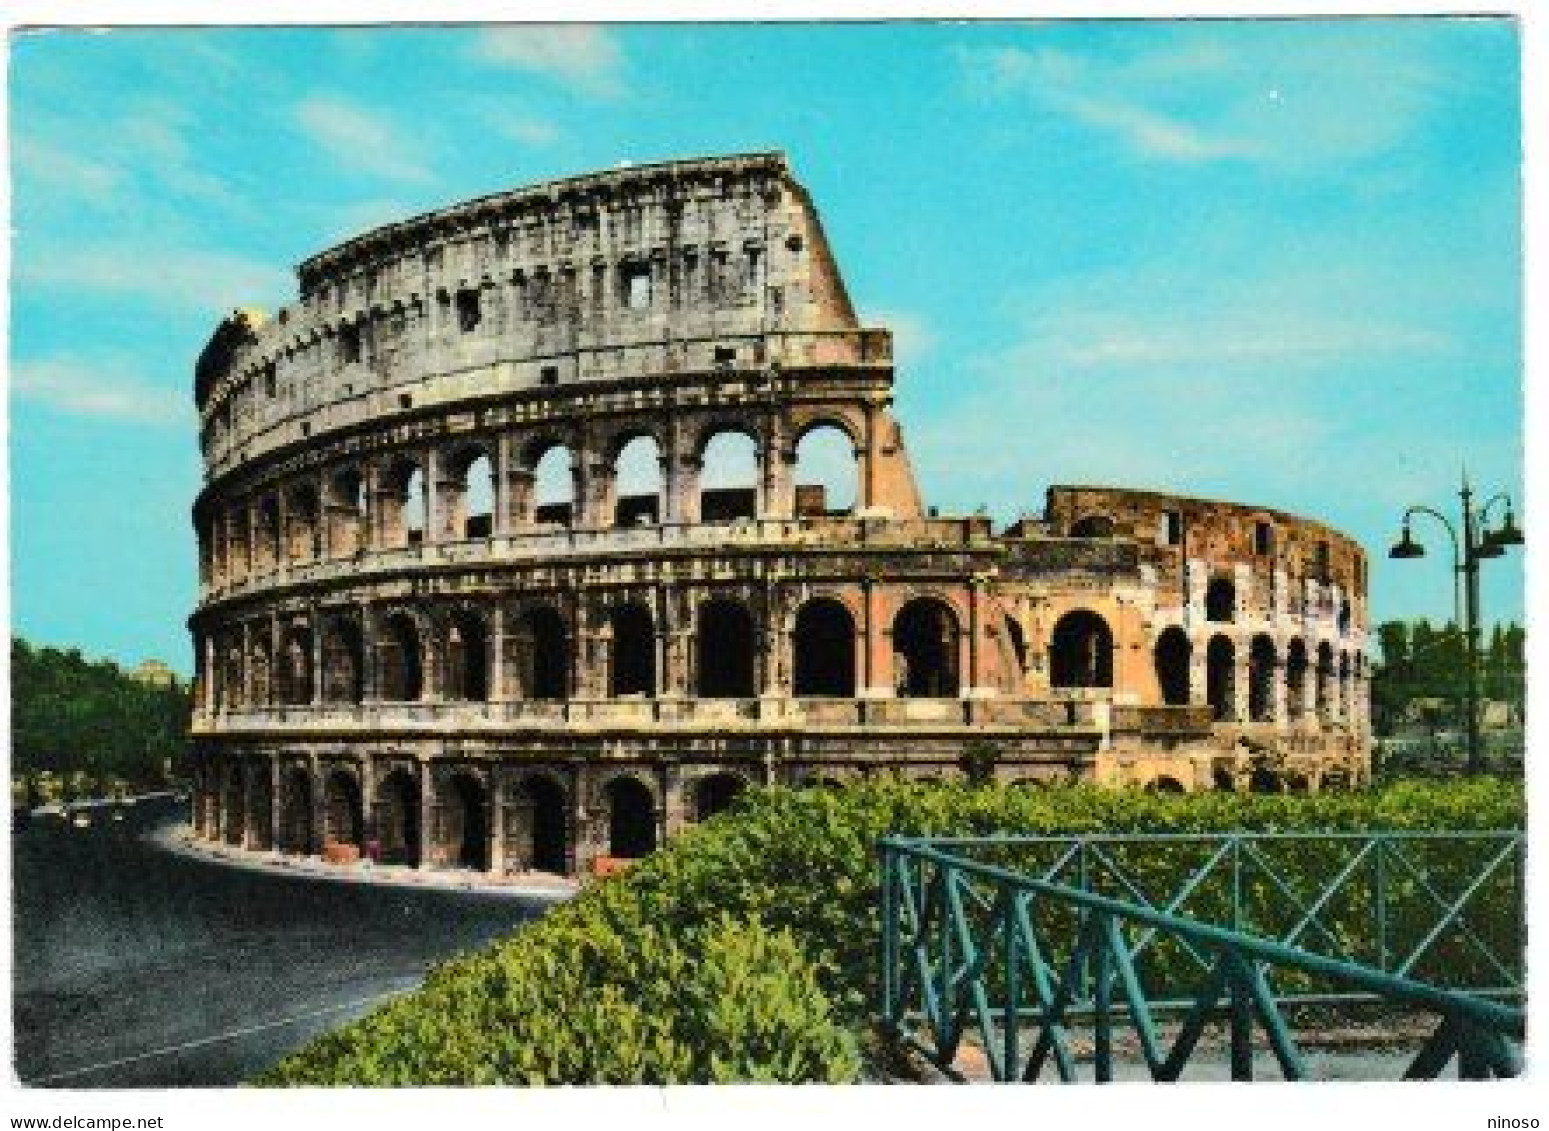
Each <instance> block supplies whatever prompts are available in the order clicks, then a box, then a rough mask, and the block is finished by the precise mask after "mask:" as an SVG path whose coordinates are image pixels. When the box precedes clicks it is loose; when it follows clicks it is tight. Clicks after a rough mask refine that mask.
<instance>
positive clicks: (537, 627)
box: [520, 605, 570, 700]
mask: <svg viewBox="0 0 1549 1131" xmlns="http://www.w3.org/2000/svg"><path fill="white" fill-rule="evenodd" d="M521 629H522V632H521V636H522V639H521V641H520V645H521V647H522V649H523V651H524V652H525V655H524V656H523V663H522V665H521V668H522V673H523V675H524V677H525V678H524V680H523V684H524V686H525V688H526V691H527V698H529V699H551V700H552V699H568V698H569V697H570V640H569V633H568V632H566V630H565V620H564V618H563V617H561V616H560V615H559V611H558V610H557V609H555V608H554V607H553V606H551V605H538V606H535V607H534V608H531V609H528V610H527V611H526V613H524V614H523V615H522V619H521Z"/></svg>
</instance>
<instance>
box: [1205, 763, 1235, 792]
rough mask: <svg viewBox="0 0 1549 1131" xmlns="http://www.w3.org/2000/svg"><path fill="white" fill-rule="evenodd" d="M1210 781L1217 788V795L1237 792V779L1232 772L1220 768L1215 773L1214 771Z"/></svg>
mask: <svg viewBox="0 0 1549 1131" xmlns="http://www.w3.org/2000/svg"><path fill="white" fill-rule="evenodd" d="M1210 780H1211V783H1212V784H1213V785H1214V786H1215V790H1216V792H1217V793H1235V792H1237V779H1236V778H1234V777H1233V776H1232V772H1231V771H1230V770H1224V769H1222V768H1220V767H1219V766H1218V767H1216V769H1215V770H1214V771H1212V773H1211V775H1210Z"/></svg>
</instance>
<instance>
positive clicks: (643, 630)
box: [608, 602, 656, 698]
mask: <svg viewBox="0 0 1549 1131" xmlns="http://www.w3.org/2000/svg"><path fill="white" fill-rule="evenodd" d="M608 619H609V621H610V623H611V624H612V628H613V640H612V652H611V655H610V657H609V661H610V662H609V665H608V671H609V677H608V678H609V686H608V692H609V694H611V695H612V696H614V697H615V698H618V697H619V696H624V695H644V696H647V697H650V696H652V695H655V694H656V627H655V624H654V622H653V621H652V619H651V612H650V610H649V609H647V608H646V607H645V606H644V605H640V604H636V603H634V602H631V603H629V604H625V605H619V606H617V607H615V608H614V609H613V610H612V611H611V612H610V613H609V614H608Z"/></svg>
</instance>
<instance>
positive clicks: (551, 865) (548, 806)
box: [522, 775, 570, 876]
mask: <svg viewBox="0 0 1549 1131" xmlns="http://www.w3.org/2000/svg"><path fill="white" fill-rule="evenodd" d="M522 791H523V793H524V794H525V796H526V798H527V801H528V803H529V804H530V805H531V806H532V867H533V869H534V870H535V871H539V872H552V873H554V874H555V875H556V876H563V875H565V874H566V873H568V872H569V871H570V860H569V848H568V844H567V841H568V839H569V838H568V836H567V833H566V821H565V791H564V790H563V789H562V788H560V786H559V783H558V782H555V781H554V780H553V779H552V778H547V777H542V776H540V775H534V776H532V777H530V778H528V779H527V780H526V781H525V782H523V783H522Z"/></svg>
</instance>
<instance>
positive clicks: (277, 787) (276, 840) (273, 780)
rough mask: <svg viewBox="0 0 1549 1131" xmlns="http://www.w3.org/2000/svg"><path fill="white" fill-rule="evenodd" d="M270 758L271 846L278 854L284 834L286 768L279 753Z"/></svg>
mask: <svg viewBox="0 0 1549 1131" xmlns="http://www.w3.org/2000/svg"><path fill="white" fill-rule="evenodd" d="M268 757H269V767H268V768H269V844H270V845H271V846H272V847H273V848H274V850H275V851H276V852H278V851H279V850H280V840H281V833H282V825H281V820H280V818H281V815H282V814H283V812H284V810H285V806H284V804H283V802H284V796H283V792H282V791H283V789H284V785H285V775H284V773H283V770H284V766H283V765H282V764H281V761H280V755H279V753H278V752H276V753H273V754H271V755H269V756H268Z"/></svg>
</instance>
